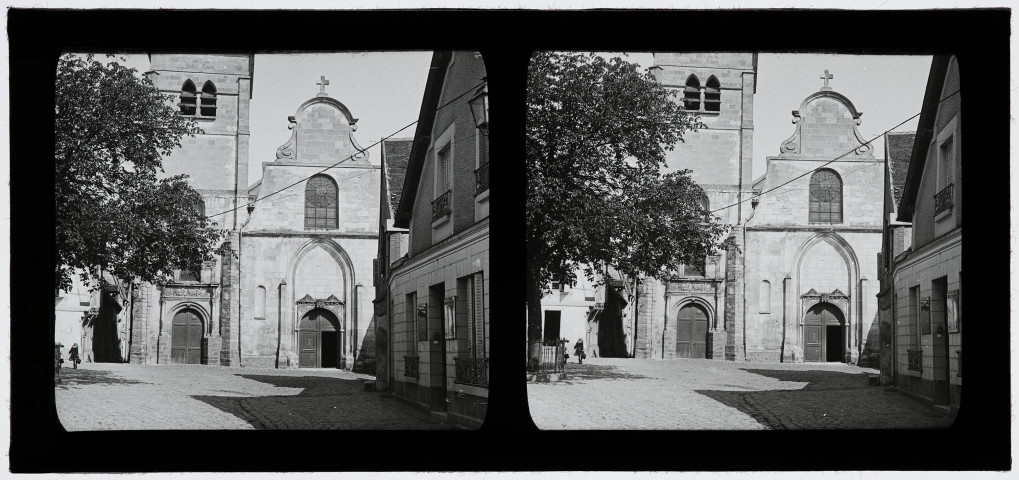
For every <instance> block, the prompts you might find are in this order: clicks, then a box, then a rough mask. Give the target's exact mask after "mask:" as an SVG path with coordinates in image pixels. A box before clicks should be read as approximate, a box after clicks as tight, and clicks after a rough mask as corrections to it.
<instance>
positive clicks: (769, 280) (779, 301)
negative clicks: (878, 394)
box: [627, 53, 885, 368]
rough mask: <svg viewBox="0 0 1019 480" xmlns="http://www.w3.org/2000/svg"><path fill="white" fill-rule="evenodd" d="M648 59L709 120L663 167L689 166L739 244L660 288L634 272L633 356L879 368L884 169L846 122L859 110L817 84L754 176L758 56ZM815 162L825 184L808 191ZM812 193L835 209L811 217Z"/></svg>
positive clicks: (663, 79)
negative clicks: (637, 283) (637, 281)
mask: <svg viewBox="0 0 1019 480" xmlns="http://www.w3.org/2000/svg"><path fill="white" fill-rule="evenodd" d="M655 66H656V67H658V68H655V69H654V70H653V71H654V72H655V75H656V78H657V79H658V80H659V81H660V82H661V83H662V84H663V85H665V86H666V87H669V88H674V89H676V90H677V93H678V97H679V99H678V101H684V99H685V106H686V107H687V110H688V111H690V112H692V113H696V114H697V115H698V116H699V117H700V119H701V121H702V122H703V123H704V124H705V125H706V128H702V129H699V131H697V132H688V133H687V134H686V135H684V142H682V143H679V144H677V145H676V148H675V149H674V150H673V151H671V152H670V153H669V154H668V157H667V161H668V165H667V166H666V167H665V168H664V171H675V170H681V169H689V170H690V175H691V176H692V178H693V179H694V180H695V181H696V182H697V183H698V184H699V185H700V186H701V187H702V188H704V190H705V192H706V194H707V201H708V207H709V210H715V214H716V215H718V216H719V217H720V218H721V219H722V221H724V222H725V223H727V224H729V225H731V226H732V230H731V235H732V239H733V240H735V242H736V244H737V245H739V247H740V251H736V250H731V251H728V252H721V253H720V254H719V255H717V256H711V257H708V258H706V259H705V261H704V264H703V266H701V265H687V266H685V267H684V268H682V269H680V271H678V272H676V274H675V276H674V277H673V278H671V279H668V280H667V281H664V282H658V281H656V280H653V279H643V283H644V284H645V286H644V287H642V289H641V290H640V291H641V292H642V294H640V295H638V296H637V297H638V306H637V307H636V309H634V311H633V312H632V314H633V315H634V316H636V317H637V318H636V319H634V320H632V322H633V324H634V325H635V326H636V327H637V332H636V336H635V338H633V339H631V338H628V339H627V342H628V348H632V349H633V355H634V356H636V357H638V358H676V357H692V358H713V359H726V360H740V361H742V360H749V361H786V362H802V361H808V362H811V361H822V362H823V361H837V362H846V363H860V364H861V365H863V366H873V367H875V368H876V367H877V366H878V363H879V357H880V356H879V351H880V341H879V337H880V335H879V331H878V329H879V322H876V321H875V320H876V317H877V301H876V297H875V294H876V293H877V281H876V280H877V263H876V261H877V254H878V252H879V251H880V249H881V233H880V232H881V228H882V215H883V203H882V202H883V196H884V190H883V188H884V175H885V172H884V164H883V161H882V160H879V159H875V158H874V155H873V152H872V151H871V147H870V146H869V145H867V144H866V143H865V140H864V139H863V138H862V136H861V135H860V133H859V131H858V129H857V126H858V125H859V124H860V122H861V120H860V118H861V115H862V114H861V112H860V111H859V110H857V109H856V107H855V106H854V105H853V104H852V102H851V101H850V100H849V99H848V98H846V97H845V96H843V95H841V94H839V93H838V92H836V91H834V90H833V89H832V88H831V87H830V86H828V84H827V80H826V82H825V85H824V86H822V87H821V88H820V90H819V91H817V92H815V93H813V94H811V95H809V96H807V98H805V99H804V100H803V101H802V102H801V103H800V104H799V107H798V108H797V109H796V110H794V111H793V118H792V120H793V124H794V127H793V131H792V133H791V135H790V137H789V138H788V139H787V140H785V141H784V142H782V144H781V145H779V146H778V148H779V151H778V155H776V156H773V157H768V159H767V166H766V171H765V172H764V173H763V175H758V178H757V180H756V181H751V179H752V178H755V176H754V175H753V173H752V172H751V165H752V151H753V149H752V137H753V97H754V94H755V91H756V82H757V79H756V72H757V58H756V56H755V55H753V54H749V53H746V54H744V53H655ZM709 86H710V88H709ZM716 86H717V87H716ZM713 95H715V97H714V98H717V99H718V102H717V104H713V103H712V102H710V100H711V99H712V96H713ZM713 105H717V108H715V107H714V106H713ZM836 158H838V160H837V161H835V162H831V161H832V160H834V159H836ZM821 169H824V170H825V172H824V173H823V174H822V176H821V177H818V178H827V179H828V181H829V184H833V185H834V186H831V185H829V187H830V188H829V190H823V191H822V190H819V189H817V187H816V185H820V183H819V182H820V181H819V180H817V179H815V178H814V172H815V171H817V170H821ZM832 179H834V180H832ZM790 180H792V182H791V183H789V184H788V185H784V186H782V185H783V184H784V183H785V182H788V181H790ZM812 182H813V183H814V184H816V185H815V187H812V186H811V185H812ZM826 185H828V184H826ZM780 186H781V188H779V187H780ZM812 188H814V190H812ZM773 189H774V191H771V190H773ZM831 189H834V190H835V191H837V192H838V193H837V194H832V193H831V191H832V190H831ZM812 191H813V192H815V193H811V192H812ZM817 192H821V193H817ZM825 192H827V193H825ZM812 195H814V196H812ZM818 195H821V196H820V197H819V196H818ZM822 197H823V198H824V199H826V200H825V202H824V203H823V205H824V207H823V208H827V209H829V210H832V209H834V210H836V211H837V214H833V215H830V216H826V217H821V216H820V214H819V213H815V214H814V215H813V216H812V215H811V205H814V208H815V209H819V208H822V207H819V205H822V202H820V201H818V199H819V198H822ZM829 197H831V198H829ZM751 200H752V201H751ZM812 202H813V203H812ZM818 211H819V210H818ZM651 292H654V293H653V295H654V298H649V297H648V296H649V294H651ZM821 318H824V319H826V320H825V322H827V323H824V324H822V323H818V322H820V320H819V319H821ZM634 342H635V345H634Z"/></svg>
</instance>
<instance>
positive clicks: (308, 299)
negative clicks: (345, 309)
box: [297, 294, 343, 308]
mask: <svg viewBox="0 0 1019 480" xmlns="http://www.w3.org/2000/svg"><path fill="white" fill-rule="evenodd" d="M297 303H298V304H301V305H314V306H315V308H329V307H332V306H336V305H343V300H340V299H338V298H336V295H329V297H327V298H312V296H311V295H307V294H306V295H305V296H303V297H301V299H300V300H298V301H297Z"/></svg>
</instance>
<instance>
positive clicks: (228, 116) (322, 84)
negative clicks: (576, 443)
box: [53, 51, 490, 431]
mask: <svg viewBox="0 0 1019 480" xmlns="http://www.w3.org/2000/svg"><path fill="white" fill-rule="evenodd" d="M485 72H486V71H485V63H484V59H483V58H482V57H481V55H480V54H479V53H478V52H473V51H407V52H392V51H390V52H339V53H306V54H301V53H278V54H277V53H264V54H263V53H255V54H236V53H222V54H215V53H200V54H198V53H189V52H186V51H179V52H165V51H157V52H150V53H134V54H130V55H118V54H114V55H104V54H78V53H74V52H71V53H67V54H65V55H62V56H61V57H60V59H59V63H58V65H57V76H56V85H55V88H56V152H55V156H56V158H55V162H56V186H55V194H56V205H57V208H56V229H57V230H56V240H57V242H56V248H57V250H56V253H57V271H56V272H55V277H56V280H57V284H58V285H57V295H56V329H55V330H56V333H55V336H56V338H55V342H54V357H53V358H54V363H55V370H54V386H55V393H56V410H57V415H58V417H59V421H60V423H61V425H62V426H63V428H64V429H66V430H68V431H83V430H177V429H180V430H232V429H269V430H295V429H296V430H316V429H358V430H375V429H400V430H414V429H457V428H463V429H476V428H478V427H479V426H480V425H481V424H482V422H484V419H485V413H486V407H487V403H488V402H487V398H488V376H489V375H488V351H489V348H490V347H489V327H488V325H489V303H490V300H489V279H490V275H489V262H488V259H489V255H488V216H489V198H488V193H489V192H488V185H489V182H488V141H487V135H488V89H487V82H486V73H485Z"/></svg>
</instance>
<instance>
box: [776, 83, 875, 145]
mask: <svg viewBox="0 0 1019 480" xmlns="http://www.w3.org/2000/svg"><path fill="white" fill-rule="evenodd" d="M861 115H863V112H860V111H859V110H857V109H856V107H855V106H853V103H852V102H850V101H849V99H848V98H846V97H845V96H844V95H842V94H840V93H838V92H835V91H832V90H822V91H819V92H816V93H814V94H812V95H810V96H809V97H807V98H806V99H804V100H803V103H801V104H800V108H799V110H793V124H795V125H796V130H795V131H794V132H793V135H792V136H791V137H789V138H788V139H786V141H784V142H782V146H781V148H780V156H782V157H804V158H819V159H829V160H830V159H833V158H836V157H838V156H840V155H843V154H845V153H846V152H852V153H851V154H850V155H851V156H856V157H865V158H873V157H874V153H873V150H874V149H873V147H872V146H870V145H866V144H865V142H866V141H865V140H864V139H863V137H862V136H860V132H859V130H857V128H856V127H857V126H858V125H860V116H861Z"/></svg>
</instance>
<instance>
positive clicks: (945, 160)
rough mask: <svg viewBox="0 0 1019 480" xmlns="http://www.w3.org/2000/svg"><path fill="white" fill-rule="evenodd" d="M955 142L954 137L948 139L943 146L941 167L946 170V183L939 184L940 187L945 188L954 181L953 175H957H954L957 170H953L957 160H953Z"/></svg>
mask: <svg viewBox="0 0 1019 480" xmlns="http://www.w3.org/2000/svg"><path fill="white" fill-rule="evenodd" d="M954 143H955V142H954V141H953V139H952V138H949V139H948V141H947V142H945V144H944V145H942V146H941V168H943V169H944V172H945V177H944V181H945V183H944V184H942V185H939V188H945V187H947V186H948V185H950V184H952V183H954V179H953V177H954V176H955V175H954V174H955V172H954V171H953V170H954V168H955V162H953V159H954V154H955V148H954V146H953V144H954Z"/></svg>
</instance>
